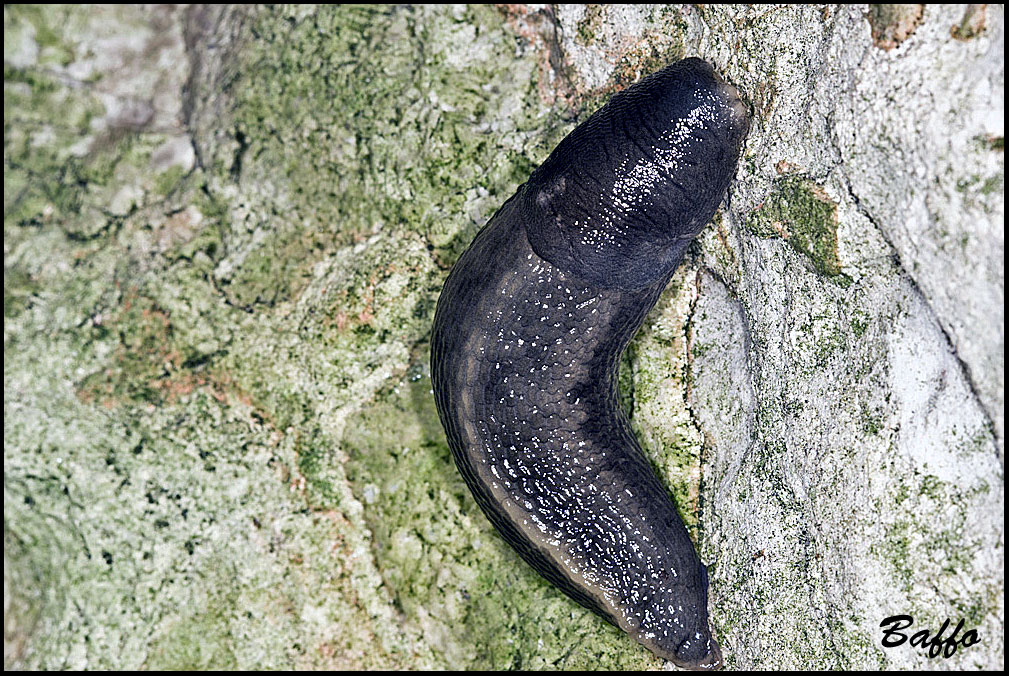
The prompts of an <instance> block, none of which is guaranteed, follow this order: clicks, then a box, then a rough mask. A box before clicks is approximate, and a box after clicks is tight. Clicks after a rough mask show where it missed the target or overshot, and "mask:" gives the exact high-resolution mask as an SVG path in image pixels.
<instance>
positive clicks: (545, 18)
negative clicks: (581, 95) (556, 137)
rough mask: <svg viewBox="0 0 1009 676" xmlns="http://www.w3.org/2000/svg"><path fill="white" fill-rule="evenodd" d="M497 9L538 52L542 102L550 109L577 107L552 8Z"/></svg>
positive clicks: (516, 7) (512, 27)
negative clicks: (554, 107)
mask: <svg viewBox="0 0 1009 676" xmlns="http://www.w3.org/2000/svg"><path fill="white" fill-rule="evenodd" d="M497 8H498V11H499V12H500V13H501V15H502V16H503V17H504V19H505V23H507V24H508V26H509V27H510V28H511V29H512V30H513V31H514V32H515V34H516V35H518V36H519V37H520V38H522V39H523V40H525V41H526V44H527V45H528V46H529V47H530V48H532V49H533V50H535V51H536V54H537V70H538V71H539V77H538V78H537V79H536V81H537V89H538V91H539V95H540V99H541V100H542V101H543V102H544V103H545V104H547V105H549V106H553V105H558V104H560V105H567V106H569V107H570V106H571V105H573V103H574V101H575V98H576V96H577V92H576V91H575V89H574V87H573V86H572V84H571V80H570V78H569V77H568V74H567V70H566V65H565V64H564V57H563V53H562V52H561V48H560V44H559V42H558V40H557V23H556V20H555V19H554V13H553V9H552V8H551V6H549V5H546V6H539V7H537V6H533V5H519V4H501V5H497Z"/></svg>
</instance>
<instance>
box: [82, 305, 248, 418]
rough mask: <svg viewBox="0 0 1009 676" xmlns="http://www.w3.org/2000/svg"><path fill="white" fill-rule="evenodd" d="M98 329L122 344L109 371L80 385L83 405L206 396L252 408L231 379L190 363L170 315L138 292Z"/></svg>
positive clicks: (100, 320) (155, 403)
mask: <svg viewBox="0 0 1009 676" xmlns="http://www.w3.org/2000/svg"><path fill="white" fill-rule="evenodd" d="M95 326H96V327H100V328H101V330H102V331H103V332H112V333H113V334H117V335H118V336H119V344H118V345H117V346H116V348H115V350H114V353H113V359H111V360H110V363H109V366H108V367H106V368H105V369H103V370H101V371H98V372H95V373H92V374H91V375H89V376H87V377H86V378H85V379H84V380H83V381H82V382H81V383H80V384H79V386H78V388H77V396H78V398H80V400H81V401H84V402H86V403H93V402H98V403H101V405H103V406H105V407H106V408H115V407H117V406H120V405H123V404H138V403H146V404H148V405H150V406H158V405H163V404H172V403H175V402H177V401H178V400H179V399H180V398H182V397H185V396H188V395H190V394H192V393H193V392H195V391H197V390H202V391H204V392H206V393H207V394H208V395H209V396H211V397H213V398H214V399H216V400H217V401H220V402H221V403H224V404H231V403H234V402H236V401H237V402H241V403H243V404H245V405H247V406H249V407H251V408H254V406H253V405H252V401H251V399H250V397H248V396H247V395H245V394H244V393H242V392H241V391H240V389H239V388H238V387H237V385H236V384H235V383H234V381H233V379H232V378H231V376H230V375H229V374H227V373H226V372H224V371H222V370H220V369H215V368H213V367H212V366H211V365H208V364H206V363H200V364H198V365H191V364H190V363H188V362H187V358H186V356H185V349H184V347H183V346H181V345H180V344H179V341H178V338H177V336H176V335H175V331H174V329H173V326H172V321H171V316H170V314H169V312H168V311H166V310H164V309H163V308H161V307H159V306H158V305H157V304H156V303H154V302H153V301H152V300H151V299H149V298H145V297H142V296H140V295H138V294H137V292H136V291H133V292H130V293H127V294H126V296H125V297H124V298H123V301H122V303H121V305H120V307H119V308H118V310H116V311H114V312H112V313H110V314H109V315H108V316H104V317H100V318H97V319H96V320H95ZM260 417H262V416H260Z"/></svg>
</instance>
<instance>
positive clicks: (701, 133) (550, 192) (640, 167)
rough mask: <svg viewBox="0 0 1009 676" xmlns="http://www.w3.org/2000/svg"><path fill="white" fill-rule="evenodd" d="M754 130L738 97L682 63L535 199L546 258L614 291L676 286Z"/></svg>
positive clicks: (601, 129) (586, 131)
mask: <svg viewBox="0 0 1009 676" xmlns="http://www.w3.org/2000/svg"><path fill="white" fill-rule="evenodd" d="M748 130H749V120H748V117H747V111H746V107H745V105H744V104H743V102H742V101H741V100H740V98H739V94H738V92H737V91H736V90H735V88H734V87H732V86H731V85H728V84H726V83H725V82H724V81H723V80H722V79H721V78H720V77H719V76H718V75H717V74H716V73H715V71H714V70H713V69H712V68H711V66H709V65H708V64H707V63H705V62H704V61H702V60H700V59H697V58H690V59H684V60H683V61H678V62H676V63H674V64H672V65H670V66H668V67H666V68H664V69H663V70H661V71H659V72H657V73H654V74H653V75H650V76H649V77H647V78H645V79H643V80H642V81H640V82H638V83H636V84H634V85H632V86H631V87H629V88H627V89H625V90H624V91H622V92H620V93H618V94H616V95H614V96H613V98H612V99H610V101H609V103H607V104H606V105H605V106H603V107H602V108H600V109H599V110H598V111H596V113H595V114H594V115H592V116H591V117H590V118H589V119H588V120H586V121H585V122H584V123H582V124H581V125H579V126H578V127H577V128H576V129H575V130H574V131H572V132H571V133H570V134H568V136H567V137H565V138H564V140H563V141H561V142H560V144H559V145H558V146H557V148H556V149H555V150H554V152H553V153H551V155H550V157H549V158H547V160H546V162H544V163H543V165H542V166H540V167H539V168H538V169H537V170H536V171H535V172H534V173H533V175H532V176H531V177H530V179H529V182H528V183H527V184H526V186H525V188H524V202H523V217H524V221H525V224H526V232H527V235H528V237H529V243H530V244H531V245H532V248H533V250H534V251H535V252H536V254H537V255H538V256H539V257H540V258H543V259H545V260H547V261H549V262H550V263H552V264H553V265H555V266H557V267H558V268H560V269H562V270H564V271H566V272H569V273H572V274H575V275H577V276H579V277H581V278H583V279H586V280H587V281H590V282H592V283H594V284H596V285H598V286H601V287H603V288H620V289H637V288H641V287H643V286H645V285H647V284H650V283H653V282H656V281H658V280H660V279H664V278H665V277H667V276H668V275H669V274H670V273H671V272H672V270H673V269H675V267H676V266H677V265H678V264H679V262H680V261H681V260H682V258H683V253H684V251H685V250H686V247H687V245H688V244H689V243H690V241H691V240H692V239H693V238H694V237H695V236H696V235H697V234H698V233H699V232H700V231H701V229H702V228H703V227H704V225H705V224H706V223H707V222H708V221H709V220H710V219H711V217H712V216H713V215H714V213H715V210H716V209H717V208H718V205H719V203H720V202H721V201H722V198H723V196H724V195H725V192H726V190H727V189H728V186H729V181H730V180H731V179H732V176H733V175H734V174H735V172H736V164H737V162H738V160H739V155H740V152H741V150H742V145H743V140H744V139H745V137H746V134H747V132H748Z"/></svg>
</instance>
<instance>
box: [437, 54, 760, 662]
mask: <svg viewBox="0 0 1009 676" xmlns="http://www.w3.org/2000/svg"><path fill="white" fill-rule="evenodd" d="M748 128H749V122H748V119H747V114H746V108H745V106H744V105H743V103H742V101H741V100H740V98H739V95H738V93H737V92H736V90H735V89H734V88H733V87H731V86H730V85H728V84H726V83H725V82H724V81H723V80H722V79H721V78H720V77H719V76H718V75H716V74H715V72H714V71H713V70H712V68H711V66H709V65H708V64H707V63H705V62H704V61H701V60H700V59H696V58H690V59H685V60H683V61H679V62H677V63H674V64H672V65H670V66H668V67H666V68H665V69H663V70H662V71H660V72H658V73H655V74H653V75H651V76H649V77H647V78H645V79H643V80H642V81H640V82H638V83H637V84H635V85H633V86H631V87H629V88H627V89H626V90H624V91H622V92H620V93H618V94H616V95H614V96H613V97H612V99H611V100H610V101H609V103H607V104H606V105H605V106H603V107H602V108H601V109H600V110H598V111H597V112H596V113H595V114H594V115H592V116H591V117H590V118H589V119H588V120H586V121H585V122H584V123H582V124H581V125H579V126H578V127H577V128H576V129H575V130H574V131H572V132H571V133H570V134H569V135H568V136H567V137H566V138H564V140H563V141H561V142H560V144H559V145H558V146H557V148H556V149H555V150H554V151H553V153H551V155H550V157H549V158H547V160H546V162H544V163H543V165H542V166H540V167H539V168H538V169H537V170H536V171H534V172H533V174H532V176H531V177H530V178H529V181H528V182H527V183H525V184H524V185H523V186H521V187H520V188H519V189H518V191H517V192H516V193H515V195H513V196H512V197H511V198H510V199H509V200H508V201H507V202H505V204H504V206H502V207H501V209H500V210H498V212H497V213H496V214H495V215H494V217H493V218H491V220H490V222H489V223H487V225H486V226H484V228H483V229H482V230H481V231H480V233H479V234H478V235H477V236H476V238H475V239H474V240H473V243H472V244H471V245H470V247H469V249H467V250H466V252H465V253H463V255H462V256H461V257H460V259H459V262H458V263H457V264H456V265H455V267H454V268H453V270H452V272H451V274H450V275H449V277H448V280H447V281H446V282H445V288H444V289H443V290H442V293H441V297H440V298H439V300H438V308H437V311H436V313H435V320H434V329H433V332H432V338H431V371H432V379H433V385H434V393H435V399H436V403H437V407H438V414H439V416H440V417H441V422H442V425H443V426H444V427H445V432H446V435H447V437H448V442H449V446H450V447H451V448H452V454H453V456H454V457H455V461H456V464H457V465H458V466H459V471H460V472H461V473H462V475H463V477H464V478H465V480H466V483H467V484H468V485H469V487H470V490H472V491H473V495H474V497H475V498H476V501H477V503H478V504H479V505H480V507H481V508H482V509H483V511H484V512H485V513H486V514H487V517H488V518H489V519H490V521H491V522H492V523H493V524H494V526H495V527H496V528H497V529H498V531H500V533H501V535H502V536H504V538H505V540H507V541H508V542H509V543H510V544H511V545H512V546H513V547H514V548H515V549H516V551H518V553H519V554H520V555H521V556H522V558H524V559H525V560H526V561H528V562H529V563H530V564H531V565H532V566H533V567H534V568H536V570H537V571H539V572H540V574H542V575H543V576H544V577H545V578H547V579H548V580H550V582H552V583H553V584H555V585H557V586H558V587H560V588H561V589H562V590H563V591H564V592H565V593H566V594H568V595H569V596H570V597H571V598H573V599H574V600H575V601H577V602H578V603H581V604H582V605H584V606H586V607H588V608H590V609H592V610H594V611H595V612H597V613H599V614H600V615H602V616H603V617H604V618H606V619H607V620H609V621H610V622H612V623H614V624H616V625H617V626H619V627H620V628H621V629H623V630H624V631H626V632H627V633H629V634H630V635H631V636H633V637H634V638H635V639H636V640H637V641H639V642H640V643H642V644H643V645H645V646H646V647H648V648H649V649H650V650H652V651H653V652H654V653H656V654H657V655H659V656H661V657H663V658H666V659H669V660H671V661H673V662H674V663H676V664H677V665H679V666H685V667H694V668H717V667H719V666H721V652H720V650H719V647H718V644H717V643H716V642H715V640H714V639H713V638H712V636H711V630H710V627H709V624H708V580H707V572H706V569H705V567H704V566H703V565H702V564H701V561H700V559H699V558H698V556H697V553H696V552H695V551H694V547H693V544H692V543H691V541H690V537H689V536H688V535H687V530H686V528H685V527H684V525H683V522H682V521H681V520H680V517H679V515H678V514H677V512H676V506H675V505H674V504H673V501H672V499H671V498H670V496H669V493H668V492H667V490H666V488H665V487H664V486H663V484H662V483H661V482H660V481H659V480H658V478H657V477H656V476H655V473H654V471H653V470H652V468H651V466H650V465H649V462H648V460H647V459H646V458H645V455H644V453H643V452H642V450H641V447H640V446H639V445H638V442H637V440H636V439H635V438H634V435H633V433H632V432H631V429H630V426H629V424H628V421H627V419H626V417H625V415H624V414H623V411H622V409H621V407H620V405H619V402H618V396H619V395H618V392H617V365H618V363H619V359H620V354H621V353H622V352H623V350H624V348H625V347H626V346H627V343H628V342H629V341H630V340H631V338H632V337H633V335H634V334H635V332H637V330H638V328H639V327H640V326H641V323H642V321H643V320H644V318H645V315H646V314H647V313H648V311H649V310H650V309H651V308H652V306H654V305H655V302H656V301H657V300H658V297H659V294H660V293H661V292H662V290H663V288H665V286H666V283H667V282H668V281H669V278H670V277H671V276H672V274H673V272H674V270H675V269H676V266H677V265H679V263H680V261H681V260H682V259H683V255H684V251H685V249H686V247H687V245H688V244H689V243H690V241H691V240H692V239H693V238H694V237H695V236H696V235H697V234H698V233H699V232H700V231H701V229H702V228H703V227H704V225H705V224H706V223H707V222H708V221H709V220H710V219H711V217H712V216H713V215H714V213H715V210H716V209H717V208H718V205H719V203H720V202H721V200H722V198H723V196H724V195H725V192H726V190H727V189H728V185H729V181H730V180H731V178H732V176H733V174H734V173H735V171H736V163H737V161H738V160H739V155H740V152H741V148H742V143H743V140H744V138H745V136H746V133H747V130H748Z"/></svg>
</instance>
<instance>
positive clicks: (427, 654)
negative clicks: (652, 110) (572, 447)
mask: <svg viewBox="0 0 1009 676" xmlns="http://www.w3.org/2000/svg"><path fill="white" fill-rule="evenodd" d="M891 23H892V25H891ZM1003 40H1004V10H1003V8H1002V7H1001V6H999V5H988V6H987V7H985V6H970V7H963V6H948V7H941V6H933V5H926V6H924V7H922V8H921V12H920V16H919V15H918V14H917V12H915V13H914V15H913V16H912V15H911V14H908V12H906V11H881V10H874V11H872V12H870V11H869V10H868V9H867V8H862V7H843V8H833V7H826V8H824V7H779V8H773V7H763V6H760V7H741V6H707V7H704V8H698V7H693V6H691V7H680V6H675V7H652V6H635V7H612V8H607V7H600V6H588V7H586V6H562V7H558V8H557V9H556V10H551V9H548V8H537V7H518V6H509V7H508V8H505V9H497V8H493V7H472V8H460V7H451V8H443V7H418V8H385V7H383V8H367V7H357V6H351V7H303V8H299V7H281V8H244V7H243V8H229V7H212V8H202V9H201V8H193V9H179V8H171V7H131V6H115V7H98V8H94V7H57V6H54V7H49V6H46V7H31V6H7V7H5V8H4V620H5V621H4V630H5V652H4V656H5V666H8V667H30V668H50V669H55V668H117V669H131V668H144V667H146V668H209V667H216V668H229V667H231V668H256V667H259V668H293V667H301V668H331V669H336V668H437V667H442V668H537V667H544V668H546V667H550V668H569V669H577V668H611V669H620V668H647V667H657V666H661V663H660V662H659V661H658V660H656V659H655V658H653V657H651V655H650V654H648V653H647V652H646V651H645V650H644V649H643V648H641V647H640V646H638V645H637V644H636V643H634V642H633V641H631V640H630V639H628V638H627V637H626V636H624V635H623V634H621V633H620V632H618V631H617V630H616V629H614V628H612V627H610V626H608V625H606V624H605V623H604V622H602V620H600V619H599V618H597V617H595V616H594V615H592V614H591V613H588V612H587V611H584V610H582V609H581V608H580V607H578V606H576V605H575V604H574V603H572V602H571V601H570V600H568V599H567V598H566V597H564V596H563V595H562V594H561V593H560V592H558V591H557V590H555V589H553V588H551V587H550V586H549V585H548V584H546V583H545V582H544V581H543V580H541V579H540V578H539V577H538V576H537V575H536V573H535V572H533V571H532V570H531V569H530V568H529V567H527V566H526V565H525V564H524V563H523V562H522V561H521V560H520V559H519V558H518V557H517V556H516V555H515V554H514V553H512V552H511V550H510V549H509V548H508V547H507V545H505V543H503V542H502V541H501V540H500V539H499V538H498V537H497V536H496V535H495V534H494V532H493V531H492V529H491V527H490V525H489V523H488V522H487V521H486V519H485V518H484V516H483V515H482V514H481V513H480V511H479V509H478V508H477V506H476V504H475V503H474V502H473V499H472V498H471V497H470V495H469V493H468V492H467V490H466V488H465V486H464V484H463V482H462V480H461V478H460V477H459V476H458V474H457V473H456V470H455V467H454V466H453V464H452V461H451V458H450V456H449V453H448V449H447V447H446V445H445V439H444V436H443V433H442V431H441V429H440V426H439V424H438V420H437V416H436V415H435V413H434V407H433V401H432V398H431V395H430V379H429V375H428V372H427V368H426V364H427V360H428V355H427V336H428V333H429V330H430V324H431V319H432V314H433V308H434V302H435V300H436V299H437V296H438V292H439V290H440V287H441V284H442V282H443V281H444V278H445V275H446V274H447V270H448V268H449V267H450V266H451V264H452V263H453V262H454V261H455V259H456V258H457V257H458V255H459V253H460V252H461V251H462V249H463V248H464V247H465V246H466V244H468V242H469V241H470V240H471V239H472V237H473V235H474V234H475V232H476V231H477V229H478V228H479V227H480V226H481V225H482V224H483V223H484V222H486V220H487V219H488V218H489V217H490V215H491V214H493V212H494V211H495V210H496V209H497V207H498V206H499V205H500V204H501V203H502V202H503V200H504V199H506V198H507V197H508V196H509V195H511V194H512V193H513V192H514V190H515V188H516V187H517V186H518V185H519V184H520V183H521V182H522V181H524V180H525V178H526V177H527V176H528V174H529V173H530V171H531V169H532V168H533V167H535V166H536V165H537V164H538V163H540V162H541V161H543V159H544V158H545V157H546V155H547V153H548V152H549V151H550V149H551V148H552V147H553V146H554V145H555V144H556V143H557V141H558V140H559V139H560V138H561V137H562V136H563V135H564V134H565V133H566V132H567V131H569V130H570V129H571V127H572V126H573V124H574V123H575V122H576V121H577V120H578V119H583V118H584V116H585V115H587V114H588V113H589V112H591V110H593V109H594V108H595V107H596V106H598V104H599V103H600V102H601V101H602V100H604V99H605V97H606V96H607V95H608V94H609V93H610V92H612V91H615V90H616V89H619V88H621V87H623V86H625V85H626V84H627V83H629V82H632V81H634V80H635V79H637V78H638V77H639V76H640V75H642V74H645V73H648V72H651V71H652V70H655V69H656V68H657V67H658V66H659V65H661V64H664V63H667V62H669V61H671V60H673V59H676V58H679V57H681V56H685V55H698V56H701V57H703V58H705V59H707V60H708V61H710V62H711V63H713V64H714V65H715V66H716V68H717V69H718V70H719V71H720V72H722V73H723V74H724V75H725V76H726V78H727V79H728V80H729V81H730V82H732V83H733V84H736V85H737V86H738V87H739V88H740V89H741V90H742V91H743V92H744V94H745V95H746V97H747V100H748V103H749V104H750V105H751V106H752V109H753V114H754V124H753V130H752V132H751V134H750V138H749V140H748V144H747V148H746V151H745V155H744V159H743V161H742V164H741V168H740V171H739V174H738V176H737V181H736V182H735V183H734V184H733V186H732V188H731V189H730V195H729V199H728V201H727V204H726V205H725V206H724V207H723V209H722V210H721V212H720V213H719V214H718V215H717V216H716V217H715V221H714V222H713V223H712V224H711V225H710V226H709V227H708V229H707V230H706V231H705V233H704V234H703V235H702V236H701V241H700V242H699V244H697V245H695V246H694V247H693V248H692V250H691V252H690V255H689V256H688V260H687V262H686V263H685V264H684V266H683V267H682V268H681V270H680V271H679V272H678V273H677V275H676V276H675V277H674V280H673V283H672V284H671V285H670V288H669V289H667V291H666V293H665V295H664V296H663V299H662V300H660V302H659V306H658V307H657V308H656V310H655V311H654V312H653V313H652V315H651V316H650V317H649V319H648V320H647V322H646V325H645V328H644V329H643V331H642V333H641V334H640V335H639V337H638V339H637V340H636V341H635V342H634V343H632V346H631V348H630V350H629V351H628V354H627V356H626V357H625V359H624V362H623V364H622V372H621V384H622V390H623V393H624V405H625V407H627V409H628V410H630V411H631V412H632V420H633V424H634V426H635V430H636V432H637V433H638V435H639V438H640V439H641V441H642V444H643V446H645V448H646V451H647V452H648V453H649V454H650V457H651V459H652V460H653V462H654V463H655V466H656V467H657V469H658V470H659V473H660V476H662V478H663V480H664V481H665V482H666V484H667V485H668V486H669V487H670V488H671V490H672V491H673V494H674V496H675V497H676V498H677V500H678V502H679V504H680V508H681V511H682V512H683V516H684V520H685V522H686V523H687V524H688V526H689V527H690V529H691V534H692V536H693V537H694V538H695V540H696V542H697V544H698V547H699V551H700V553H701V557H702V560H704V561H705V562H706V563H708V564H709V567H710V573H711V597H712V598H711V613H712V621H713V623H714V628H715V634H716V636H717V638H718V640H719V641H720V642H721V644H722V646H723V648H724V650H723V652H724V654H725V657H726V659H727V661H728V663H729V665H730V666H734V667H738V668H751V667H763V668H801V667H817V668H854V667H861V668H875V667H889V668H924V667H926V666H931V667H940V668H943V667H960V668H974V667H987V668H1001V667H1002V665H1003V654H1004V652H1003V651H1004V645H1003V631H1004V630H1003V604H1004V602H1003V594H1004V560H1003V551H1004V546H1003V539H1004V535H1003V524H1004V521H1003V501H1004V498H1003V460H1002V449H1003V446H1004V414H1003V405H1004V403H1003V402H1004V394H1003V389H1004V311H1003V295H1004V292H1003V279H1004V275H1003V255H1004V253H1003V252H1004V235H1003V221H1004V128H1003V107H1004V104H1003V99H1004V51H1003V50H1004V47H1003ZM899 613H907V614H911V615H913V616H914V618H915V622H916V625H921V626H922V627H928V628H932V629H933V630H934V629H936V628H938V626H939V625H940V624H941V622H942V621H943V620H944V619H945V618H947V617H949V618H952V620H953V622H954V623H955V622H956V620H958V619H960V618H963V619H964V620H965V623H966V627H967V628H975V629H976V630H977V632H978V635H979V636H980V642H979V643H978V644H977V645H974V646H972V647H970V648H966V649H961V650H959V651H958V652H957V653H956V655H955V656H953V657H951V658H949V659H945V660H943V659H936V660H929V659H928V658H927V657H925V656H924V655H923V654H922V652H921V651H918V650H914V649H912V648H910V647H908V646H907V645H906V644H905V645H904V646H900V647H896V648H887V649H883V648H881V646H880V632H879V623H880V621H881V620H882V619H883V618H885V617H887V616H889V615H893V614H899Z"/></svg>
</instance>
